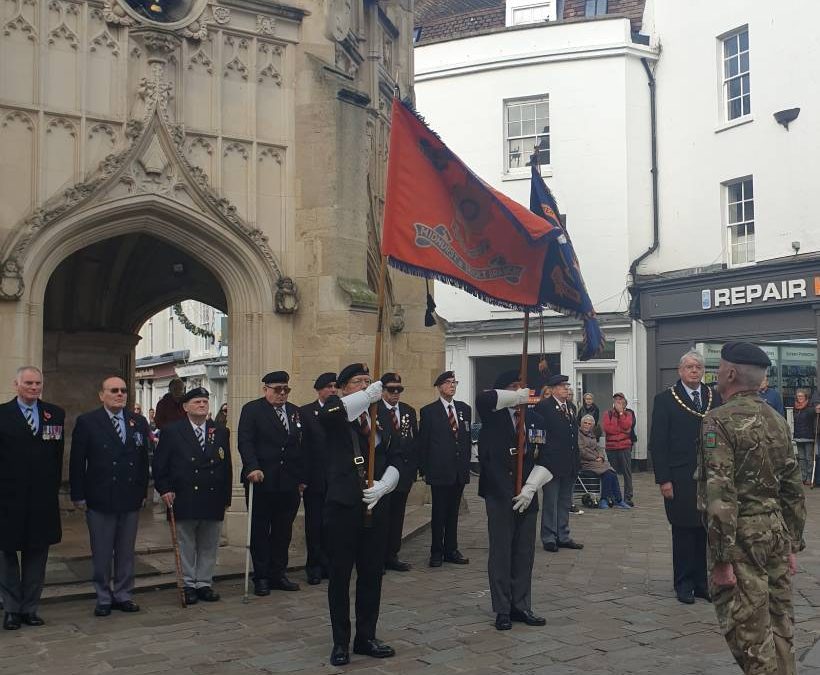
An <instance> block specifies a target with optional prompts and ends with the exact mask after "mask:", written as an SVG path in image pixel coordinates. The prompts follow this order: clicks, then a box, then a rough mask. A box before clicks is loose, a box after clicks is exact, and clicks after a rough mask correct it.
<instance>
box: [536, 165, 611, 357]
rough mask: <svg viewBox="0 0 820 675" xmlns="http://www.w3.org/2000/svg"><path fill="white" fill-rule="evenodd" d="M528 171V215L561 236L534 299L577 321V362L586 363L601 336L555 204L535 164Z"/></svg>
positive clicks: (601, 341) (551, 250) (552, 246)
mask: <svg viewBox="0 0 820 675" xmlns="http://www.w3.org/2000/svg"><path fill="white" fill-rule="evenodd" d="M531 167H532V180H531V181H530V211H532V212H533V213H535V214H536V215H538V216H540V217H541V218H543V219H544V220H546V221H547V222H548V223H549V224H550V225H552V226H553V227H555V228H558V229H559V231H560V232H561V234H560V235H559V236H558V237H556V238H555V239H553V241H552V242H550V247H549V251H548V252H547V257H546V260H545V264H544V270H545V274H544V275H543V277H542V278H541V290H540V293H539V298H538V299H539V302H540V303H541V304H542V305H544V306H546V307H550V308H551V309H556V310H557V311H559V312H561V313H564V314H566V312H567V309H569V310H570V311H571V313H572V314H574V315H575V316H577V317H578V318H579V319H581V321H582V322H583V324H584V342H583V347H582V353H581V356H580V359H581V360H582V361H586V360H587V359H591V358H592V357H593V356H595V355H596V354H598V353H599V352H601V350H603V347H604V334H603V332H602V331H601V327H600V325H599V324H598V319H597V318H596V315H595V308H594V307H593V306H592V300H590V298H589V293H587V289H586V285H585V284H584V279H583V277H582V276H581V266H580V265H579V264H578V258H577V256H576V255H575V250H574V249H573V248H572V241H571V240H570V238H569V234H567V230H566V228H565V227H564V225H563V223H562V222H561V218H560V217H559V215H558V203H557V202H556V201H555V197H553V195H552V192H550V189H549V188H548V187H547V184H546V183H545V182H544V179H543V178H542V177H541V174H540V173H539V172H538V162H537V161H533V162H531ZM546 270H551V271H549V272H546ZM559 308H560V309H559Z"/></svg>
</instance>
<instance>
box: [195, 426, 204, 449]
mask: <svg viewBox="0 0 820 675" xmlns="http://www.w3.org/2000/svg"><path fill="white" fill-rule="evenodd" d="M194 434H195V435H196V440H198V441H199V447H201V448H202V452H205V435H204V434H203V433H202V429H200V428H199V427H194Z"/></svg>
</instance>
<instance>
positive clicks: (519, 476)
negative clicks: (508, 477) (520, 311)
mask: <svg viewBox="0 0 820 675" xmlns="http://www.w3.org/2000/svg"><path fill="white" fill-rule="evenodd" d="M529 336H530V312H529V310H525V311H524V346H523V347H522V349H521V373H520V375H521V386H522V387H526V386H527V347H528V344H527V343H528V342H529ZM526 443H527V404H526V403H525V404H522V405H520V406H518V452H517V454H516V456H515V458H516V462H515V494H521V488H522V486H523V484H524V448H525V447H526Z"/></svg>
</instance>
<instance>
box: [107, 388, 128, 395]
mask: <svg viewBox="0 0 820 675" xmlns="http://www.w3.org/2000/svg"><path fill="white" fill-rule="evenodd" d="M106 391H110V392H111V393H112V394H127V393H128V389H126V388H125V387H113V388H112V389H106Z"/></svg>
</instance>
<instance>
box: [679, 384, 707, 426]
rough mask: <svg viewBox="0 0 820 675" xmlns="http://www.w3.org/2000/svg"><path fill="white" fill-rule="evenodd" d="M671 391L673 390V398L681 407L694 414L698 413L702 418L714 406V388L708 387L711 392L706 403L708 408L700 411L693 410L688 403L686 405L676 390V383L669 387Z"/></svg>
mask: <svg viewBox="0 0 820 675" xmlns="http://www.w3.org/2000/svg"><path fill="white" fill-rule="evenodd" d="M669 391H671V392H672V398H674V399H675V400H676V401H677V402H678V405H679V406H680V407H681V408H683V409H684V410H685V411H686V412H688V413H692V414H693V415H696V416H698V417H701V418H702V417H706V413H708V412H709V410H710V409H711V408H712V390H711V389H710V388H709V387H706V391H708V392H709V402H708V403H707V404H706V410H705V411H704V412H698V411H697V410H692V408H690V407H689V406H688V405H686V404H685V403H684V402H683V401H682V400H681V398H680V396H678V392H677V391H676V390H675V387H674V385H673V386H671V387H669Z"/></svg>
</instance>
